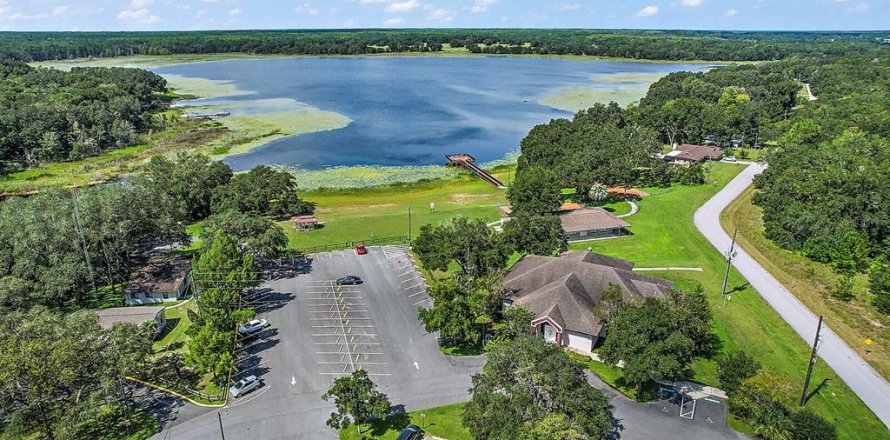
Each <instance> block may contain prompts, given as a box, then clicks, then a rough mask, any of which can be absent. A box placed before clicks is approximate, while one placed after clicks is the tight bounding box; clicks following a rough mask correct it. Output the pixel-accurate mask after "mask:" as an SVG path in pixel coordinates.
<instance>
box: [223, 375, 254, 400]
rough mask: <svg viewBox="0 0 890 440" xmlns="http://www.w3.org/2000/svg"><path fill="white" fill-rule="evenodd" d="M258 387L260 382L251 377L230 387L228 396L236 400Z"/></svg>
mask: <svg viewBox="0 0 890 440" xmlns="http://www.w3.org/2000/svg"><path fill="white" fill-rule="evenodd" d="M259 387H260V380H259V379H257V377H256V376H252V375H251V376H247V377H245V378H244V379H241V380H239V381H238V382H236V383H235V385H232V387H231V388H229V394H231V395H232V397H234V398H236V399H237V398H239V397H241V396H243V395H245V394H247V393H249V392H250V391H253V390H254V389H256V388H259Z"/></svg>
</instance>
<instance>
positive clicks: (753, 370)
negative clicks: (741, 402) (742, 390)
mask: <svg viewBox="0 0 890 440" xmlns="http://www.w3.org/2000/svg"><path fill="white" fill-rule="evenodd" d="M759 370H760V363H759V362H757V361H756V360H754V358H752V357H751V356H749V355H748V354H747V353H745V352H744V351H738V352H734V353H728V354H726V355H724V356H722V357H720V359H717V380H719V381H720V386H721V387H722V388H723V390H724V391H726V393H727V394H729V395H733V394H735V393H736V392H737V391H738V390H739V387H740V386H741V384H742V382H743V381H744V380H745V379H748V378H749V377H752V376H754V375H755V374H757V372H758V371H759Z"/></svg>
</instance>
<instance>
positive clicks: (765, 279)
mask: <svg viewBox="0 0 890 440" xmlns="http://www.w3.org/2000/svg"><path fill="white" fill-rule="evenodd" d="M765 167H766V166H765V165H761V164H752V165H749V166H747V167H746V168H745V170H744V171H742V172H741V173H740V174H739V175H738V176H736V178H735V179H733V180H732V181H731V182H729V184H728V185H726V187H725V188H723V189H722V190H721V191H720V192H718V193H717V194H716V195H714V197H712V198H711V199H710V200H708V202H707V203H705V204H704V205H703V206H702V207H701V208H699V210H698V211H696V213H695V227H696V228H698V230H699V232H701V233H702V235H704V236H705V237H706V238H707V239H708V241H710V242H711V244H713V245H714V247H716V248H717V250H718V251H720V252H721V253H724V252H726V251H727V250H729V246H730V244H731V242H732V239H731V238H730V237H729V235H728V234H727V233H726V232H725V231H723V228H722V227H721V226H720V213H721V212H723V210H724V209H725V208H726V207H727V206H728V205H729V204H730V203H731V202H732V201H733V200H735V199H736V198H737V197H738V196H739V195H740V194H741V193H742V192H743V191H744V190H745V189H746V188H748V186H750V185H751V183H752V181H753V179H754V176H756V175H757V174H760V173H761V172H763V170H764V168H765ZM737 249H738V247H737ZM733 263H734V265H735V268H736V269H737V270H738V271H739V272H740V273H741V274H742V275H743V276H744V277H745V278H746V279H747V280H748V282H750V283H751V285H752V286H753V287H754V288H755V289H757V291H758V292H759V293H760V295H761V296H762V297H763V298H764V299H765V300H766V301H767V302H768V303H769V304H770V306H772V308H773V309H775V310H776V312H778V313H779V315H780V316H781V317H782V319H784V320H785V322H787V323H788V324H789V325H791V327H792V328H793V329H794V331H796V332H797V334H798V335H800V336H801V337H802V338H803V339H804V341H806V343H807V344H812V342H813V337H814V335H815V333H816V326H817V325H818V318H817V317H816V315H814V314H813V312H811V311H810V310H809V309H807V307H806V306H805V305H803V303H801V302H800V301H799V300H798V299H797V297H795V296H794V294H792V293H791V292H789V291H788V290H787V289H785V287H784V286H782V284H781V283H779V281H777V280H776V279H775V278H773V277H772V275H770V274H769V272H767V271H766V269H764V268H763V266H761V265H760V264H758V263H757V262H756V261H755V260H754V259H753V258H751V256H750V255H748V254H747V253H746V252H745V251H744V250H742V249H738V255H737V256H736V258H735V259H734V260H733ZM821 338H822V343H821V344H820V345H819V356H820V357H821V358H822V359H824V360H825V362H826V363H827V364H828V365H829V366H830V367H831V368H832V369H833V370H834V371H835V373H837V375H838V376H839V377H840V378H841V379H843V381H844V382H845V383H846V384H847V386H848V387H850V389H851V390H853V392H854V393H856V395H857V396H859V398H860V399H862V401H863V402H864V403H865V405H866V406H868V407H869V408H870V409H871V410H872V411H873V412H874V413H875V414H876V415H877V416H878V418H879V419H881V421H882V422H884V425H886V426H887V427H890V383H888V382H887V380H886V379H884V378H883V377H881V375H879V374H878V373H877V372H876V371H875V370H874V369H873V368H872V367H871V366H870V365H868V363H866V362H865V361H864V360H863V359H862V358H861V357H860V356H859V355H858V354H857V353H856V352H855V351H854V350H853V349H851V348H850V347H849V346H848V345H847V344H846V343H844V341H843V340H841V338H839V337H838V336H837V334H835V333H834V332H833V331H832V330H831V328H829V327H828V326H827V325H826V326H825V327H824V328H823V329H822V333H821Z"/></svg>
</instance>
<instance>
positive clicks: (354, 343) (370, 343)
mask: <svg viewBox="0 0 890 440" xmlns="http://www.w3.org/2000/svg"><path fill="white" fill-rule="evenodd" d="M313 344H315V345H340V344H346V342H313ZM349 344H352V345H382V344H381V343H379V342H349Z"/></svg>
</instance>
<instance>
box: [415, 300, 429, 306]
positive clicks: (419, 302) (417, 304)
mask: <svg viewBox="0 0 890 440" xmlns="http://www.w3.org/2000/svg"><path fill="white" fill-rule="evenodd" d="M430 299H431V298H426V299H424V300H423V301H418V302H416V303H414V304H412V305H414V306H419V305H421V304H423V303H425V302H427V301H429V300H430Z"/></svg>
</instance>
